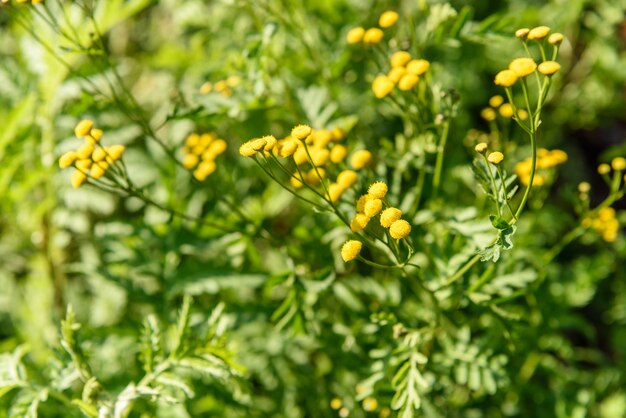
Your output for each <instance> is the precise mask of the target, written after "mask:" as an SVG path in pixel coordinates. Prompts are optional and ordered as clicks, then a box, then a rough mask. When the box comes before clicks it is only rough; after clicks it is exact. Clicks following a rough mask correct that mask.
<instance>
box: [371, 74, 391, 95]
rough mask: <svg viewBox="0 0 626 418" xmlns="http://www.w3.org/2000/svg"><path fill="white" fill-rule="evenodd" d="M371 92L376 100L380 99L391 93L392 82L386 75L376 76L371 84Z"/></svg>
mask: <svg viewBox="0 0 626 418" xmlns="http://www.w3.org/2000/svg"><path fill="white" fill-rule="evenodd" d="M372 91H373V92H374V96H376V98H377V99H382V98H383V97H385V96H386V95H388V94H389V93H391V92H392V91H393V82H392V81H391V80H390V79H389V78H388V77H387V76H386V75H383V74H381V75H378V76H376V78H375V79H374V82H373V83H372Z"/></svg>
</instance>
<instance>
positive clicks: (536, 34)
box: [527, 26, 550, 40]
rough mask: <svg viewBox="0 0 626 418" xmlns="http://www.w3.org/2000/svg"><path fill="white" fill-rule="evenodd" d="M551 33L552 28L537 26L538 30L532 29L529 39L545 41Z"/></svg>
mask: <svg viewBox="0 0 626 418" xmlns="http://www.w3.org/2000/svg"><path fill="white" fill-rule="evenodd" d="M548 33H550V28H549V27H547V26H537V27H536V28H532V29H531V30H530V32H528V36H527V38H528V39H537V40H539V39H543V38H545V37H546V36H548Z"/></svg>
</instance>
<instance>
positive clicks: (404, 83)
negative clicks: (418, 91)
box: [398, 73, 419, 91]
mask: <svg viewBox="0 0 626 418" xmlns="http://www.w3.org/2000/svg"><path fill="white" fill-rule="evenodd" d="M418 81H419V77H418V76H416V75H414V74H410V73H409V74H405V75H404V76H402V78H401V79H400V82H399V83H398V88H399V89H400V90H402V91H408V90H411V89H412V88H413V87H415V85H416V84H417V82H418Z"/></svg>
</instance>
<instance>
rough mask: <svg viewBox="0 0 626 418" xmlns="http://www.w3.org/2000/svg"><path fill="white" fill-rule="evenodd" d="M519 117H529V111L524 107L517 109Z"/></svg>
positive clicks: (521, 118) (522, 118) (523, 118)
mask: <svg viewBox="0 0 626 418" xmlns="http://www.w3.org/2000/svg"><path fill="white" fill-rule="evenodd" d="M517 117H518V118H519V119H520V120H526V118H527V117H528V112H527V111H525V110H524V109H517Z"/></svg>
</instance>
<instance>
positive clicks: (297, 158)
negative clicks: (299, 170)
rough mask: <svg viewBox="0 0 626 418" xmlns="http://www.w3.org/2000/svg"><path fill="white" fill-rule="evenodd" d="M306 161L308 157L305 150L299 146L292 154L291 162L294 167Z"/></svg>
mask: <svg viewBox="0 0 626 418" xmlns="http://www.w3.org/2000/svg"><path fill="white" fill-rule="evenodd" d="M308 160H309V156H308V155H307V153H306V149H305V148H304V147H303V146H302V144H300V146H298V149H297V150H296V152H295V153H294V154H293V161H294V162H295V163H296V165H302V164H304V163H306V162H307V161H308Z"/></svg>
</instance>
